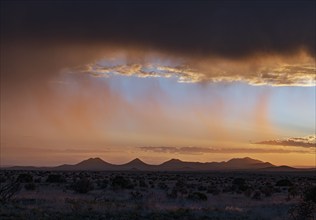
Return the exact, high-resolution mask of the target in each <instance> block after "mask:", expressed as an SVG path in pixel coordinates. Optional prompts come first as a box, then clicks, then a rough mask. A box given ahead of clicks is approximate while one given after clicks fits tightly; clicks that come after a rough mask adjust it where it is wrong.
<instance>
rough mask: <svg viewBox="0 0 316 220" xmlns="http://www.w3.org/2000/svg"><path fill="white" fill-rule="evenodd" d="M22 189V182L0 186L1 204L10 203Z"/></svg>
mask: <svg viewBox="0 0 316 220" xmlns="http://www.w3.org/2000/svg"><path fill="white" fill-rule="evenodd" d="M20 189H21V187H20V182H18V181H15V182H8V183H6V184H0V202H1V203H6V202H8V201H9V200H10V199H11V198H12V196H13V195H15V194H16V193H17V192H19V190H20Z"/></svg>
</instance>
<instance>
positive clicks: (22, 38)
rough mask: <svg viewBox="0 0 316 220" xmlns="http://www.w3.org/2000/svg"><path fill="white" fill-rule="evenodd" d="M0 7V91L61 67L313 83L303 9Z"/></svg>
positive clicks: (187, 79)
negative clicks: (1, 87) (118, 55)
mask: <svg viewBox="0 0 316 220" xmlns="http://www.w3.org/2000/svg"><path fill="white" fill-rule="evenodd" d="M3 6H4V7H3V8H4V10H3V13H1V20H2V21H3V25H2V26H3V29H2V31H1V37H2V38H1V39H3V40H2V44H3V45H2V47H1V51H2V54H3V55H4V56H1V63H3V64H5V71H1V78H2V82H1V83H2V84H7V83H8V81H10V83H11V84H13V85H11V84H10V85H8V86H7V87H8V88H12V87H13V86H14V87H17V86H20V84H26V82H27V83H28V82H30V81H32V82H33V84H32V85H26V87H27V88H29V87H32V86H34V84H35V85H39V84H41V83H42V81H41V80H44V81H45V80H47V78H49V79H51V78H54V77H56V75H58V74H59V72H60V70H61V69H65V68H68V69H71V70H70V72H73V71H75V70H78V71H79V70H84V71H86V72H87V73H89V74H90V75H91V76H94V77H109V76H111V75H115V74H119V75H124V76H136V77H143V78H146V77H167V78H172V77H174V78H175V79H176V80H177V81H178V82H181V83H194V82H202V83H204V82H235V81H242V82H245V83H248V84H251V85H273V86H315V84H316V77H315V71H316V68H315V48H316V45H315V39H316V33H315V32H316V30H315V28H314V27H315V25H316V24H315V21H316V18H315V12H314V8H315V2H313V1H290V2H287V4H284V3H282V2H276V3H273V4H272V3H271V2H270V3H269V2H256V1H254V2H249V1H241V2H236V3H235V2H231V1H211V2H194V1H192V2H190V1H186V2H184V3H181V4H180V3H179V2H170V3H169V2H168V3H167V2H165V3H163V4H161V3H158V2H150V3H146V2H133V3H128V2H124V3H122V2H118V3H117V2H102V1H97V2H94V3H93V4H90V3H89V2H88V1H87V2H85V1H80V2H79V3H76V4H75V5H74V4H72V3H71V2H49V3H47V2H45V3H38V2H26V3H24V2H15V1H5V2H4V3H3ZM281 12H282V13H281ZM57 14H58V16H56V15H57ZM83 14H84V15H85V16H82V15H83ZM116 51H123V52H124V53H125V54H126V57H125V58H124V56H123V58H124V59H125V62H120V61H119V62H117V60H119V59H120V58H118V59H117V58H115V57H114V59H113V55H115V53H116ZM153 53H155V54H157V56H153V57H152V54H153ZM148 57H151V58H149V59H148ZM154 59H156V60H154ZM100 60H103V61H104V60H107V62H105V63H104V62H103V63H102V62H101V63H100V62H99V61H100ZM157 60H158V61H157ZM160 60H163V61H164V60H169V61H167V62H162V63H161V62H159V61H160ZM179 60H180V61H179ZM78 66H80V67H79V69H78V68H77V67H78ZM39 81H41V82H40V83H39Z"/></svg>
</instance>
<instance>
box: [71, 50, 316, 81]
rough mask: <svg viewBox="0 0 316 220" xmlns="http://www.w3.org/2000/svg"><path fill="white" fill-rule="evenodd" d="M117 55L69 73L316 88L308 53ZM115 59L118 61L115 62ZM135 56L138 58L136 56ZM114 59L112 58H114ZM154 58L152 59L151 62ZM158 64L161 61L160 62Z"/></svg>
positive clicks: (315, 78)
mask: <svg viewBox="0 0 316 220" xmlns="http://www.w3.org/2000/svg"><path fill="white" fill-rule="evenodd" d="M129 53H131V52H129V51H126V52H125V56H123V57H122V56H121V54H119V55H117V54H115V52H113V53H112V54H108V55H107V56H104V57H103V58H102V59H99V60H98V61H95V62H93V63H90V64H86V65H82V66H81V67H79V68H73V69H72V68H68V69H67V72H68V73H86V74H89V75H90V76H93V77H104V78H108V77H111V76H114V75H121V76H134V77H140V78H147V77H163V78H174V79H175V80H177V81H178V82H180V83H197V82H200V83H212V82H215V83H216V82H226V83H227V82H244V83H247V84H250V85H272V86H315V85H316V76H315V71H316V68H315V63H314V60H313V59H312V58H311V57H309V56H307V55H306V54H305V53H298V54H296V55H293V56H292V57H290V58H289V57H275V56H272V57H258V58H250V59H246V60H241V61H231V60H227V59H218V58H216V59H214V58H205V60H195V59H181V60H180V61H179V60H178V59H176V58H174V57H170V56H169V57H168V56H167V55H166V54H161V53H159V54H155V55H151V54H150V53H148V54H146V53H142V54H140V55H137V57H138V59H135V58H131V55H129ZM113 56H114V58H113ZM134 56H135V55H134ZM110 57H111V58H110ZM148 57H150V59H149V58H148ZM293 59H295V64H293V63H292V62H293ZM157 60H158V61H157Z"/></svg>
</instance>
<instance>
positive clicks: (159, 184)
mask: <svg viewBox="0 0 316 220" xmlns="http://www.w3.org/2000/svg"><path fill="white" fill-rule="evenodd" d="M158 187H159V189H163V190H167V189H169V187H168V185H167V184H166V183H164V182H159V183H158Z"/></svg>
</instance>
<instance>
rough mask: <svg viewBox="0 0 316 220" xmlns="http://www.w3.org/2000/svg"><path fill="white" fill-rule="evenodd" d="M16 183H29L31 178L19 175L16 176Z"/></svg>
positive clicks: (24, 174) (25, 174)
mask: <svg viewBox="0 0 316 220" xmlns="http://www.w3.org/2000/svg"><path fill="white" fill-rule="evenodd" d="M17 181H18V182H19V183H31V182H33V176H32V175H31V174H29V173H21V174H20V175H19V176H18V178H17Z"/></svg>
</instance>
